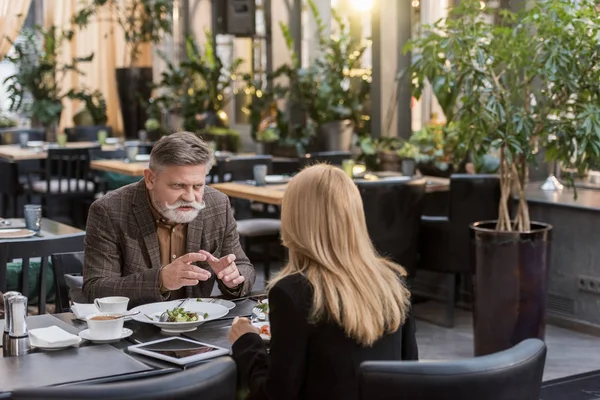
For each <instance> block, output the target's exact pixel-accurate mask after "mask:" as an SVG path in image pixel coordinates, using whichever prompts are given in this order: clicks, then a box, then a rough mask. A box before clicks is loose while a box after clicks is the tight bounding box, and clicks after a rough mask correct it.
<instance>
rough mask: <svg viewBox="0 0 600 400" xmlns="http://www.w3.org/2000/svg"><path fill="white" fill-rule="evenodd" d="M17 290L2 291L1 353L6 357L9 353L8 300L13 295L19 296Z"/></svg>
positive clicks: (9, 316) (9, 315) (9, 314)
mask: <svg viewBox="0 0 600 400" xmlns="http://www.w3.org/2000/svg"><path fill="white" fill-rule="evenodd" d="M20 295H21V293H19V292H6V293H4V295H3V297H4V333H3V334H2V354H3V355H4V356H5V357H6V356H8V355H9V353H10V341H9V340H8V338H9V336H8V333H9V332H10V322H11V313H10V305H9V302H8V300H9V299H10V298H11V297H13V296H20Z"/></svg>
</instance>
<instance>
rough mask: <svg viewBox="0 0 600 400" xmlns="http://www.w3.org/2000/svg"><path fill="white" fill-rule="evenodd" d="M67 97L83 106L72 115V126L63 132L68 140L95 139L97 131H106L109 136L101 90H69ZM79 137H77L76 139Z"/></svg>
mask: <svg viewBox="0 0 600 400" xmlns="http://www.w3.org/2000/svg"><path fill="white" fill-rule="evenodd" d="M67 97H69V98H70V99H71V100H79V101H80V102H82V103H83V105H84V107H83V108H82V109H81V110H80V111H79V112H77V113H76V114H75V115H74V116H73V124H74V125H75V126H74V127H73V128H65V133H66V134H67V137H68V138H69V140H70V141H76V140H82V138H84V139H85V140H90V141H95V140H97V138H98V132H99V131H106V133H107V135H109V136H110V133H111V128H110V126H106V121H107V120H108V117H107V116H106V101H105V100H104V96H103V95H102V92H100V91H99V90H95V91H94V92H91V91H89V90H87V89H84V90H82V91H75V90H71V91H70V92H69V93H68V94H67ZM78 138H79V139H78Z"/></svg>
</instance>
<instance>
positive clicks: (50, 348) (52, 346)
mask: <svg viewBox="0 0 600 400" xmlns="http://www.w3.org/2000/svg"><path fill="white" fill-rule="evenodd" d="M29 343H31V346H32V347H35V348H36V349H40V350H44V351H54V350H62V349H67V348H69V347H71V346H76V345H78V344H79V343H81V337H79V336H77V339H73V340H72V341H71V342H69V343H67V344H65V343H55V344H50V343H48V344H47V345H44V346H41V345H39V344H36V339H35V337H33V336H30V337H29Z"/></svg>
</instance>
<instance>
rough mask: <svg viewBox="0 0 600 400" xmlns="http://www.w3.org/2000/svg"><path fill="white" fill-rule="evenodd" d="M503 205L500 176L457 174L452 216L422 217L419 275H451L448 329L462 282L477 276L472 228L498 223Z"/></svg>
mask: <svg viewBox="0 0 600 400" xmlns="http://www.w3.org/2000/svg"><path fill="white" fill-rule="evenodd" d="M499 202H500V180H499V178H498V176H497V175H468V174H454V175H452V176H451V177H450V206H449V214H448V215H447V216H427V215H423V216H422V217H421V230H420V234H419V263H418V267H417V274H418V271H420V270H427V271H434V272H439V273H445V274H447V275H448V282H447V292H448V297H447V299H446V302H447V307H446V321H445V326H447V327H452V326H454V307H455V304H456V300H457V291H458V285H459V283H460V281H459V278H460V276H461V275H463V276H464V275H470V274H472V273H473V272H474V271H473V264H472V251H471V237H470V233H469V224H471V223H473V222H476V221H484V220H494V219H497V218H498V204H499ZM417 294H418V295H420V296H426V297H430V296H429V294H428V293H420V292H419V293H417Z"/></svg>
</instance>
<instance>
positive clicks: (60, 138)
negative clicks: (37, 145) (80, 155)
mask: <svg viewBox="0 0 600 400" xmlns="http://www.w3.org/2000/svg"><path fill="white" fill-rule="evenodd" d="M56 144H58V147H65V146H66V145H67V134H66V133H59V134H57V135H56Z"/></svg>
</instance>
